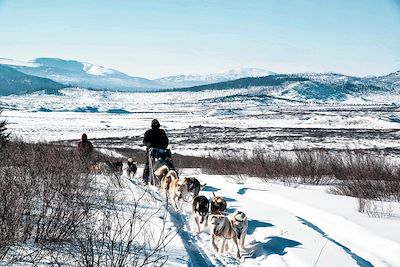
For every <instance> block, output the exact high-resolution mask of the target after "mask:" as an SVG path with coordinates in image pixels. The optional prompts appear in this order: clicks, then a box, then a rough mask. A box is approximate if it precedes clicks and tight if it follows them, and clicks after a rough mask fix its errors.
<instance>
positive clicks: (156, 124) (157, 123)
mask: <svg viewBox="0 0 400 267" xmlns="http://www.w3.org/2000/svg"><path fill="white" fill-rule="evenodd" d="M159 127H160V122H159V121H158V120H157V119H154V120H152V121H151V128H159Z"/></svg>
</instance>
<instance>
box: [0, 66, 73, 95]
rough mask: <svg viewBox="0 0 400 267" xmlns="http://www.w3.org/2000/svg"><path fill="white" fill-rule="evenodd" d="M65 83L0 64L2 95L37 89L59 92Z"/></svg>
mask: <svg viewBox="0 0 400 267" xmlns="http://www.w3.org/2000/svg"><path fill="white" fill-rule="evenodd" d="M63 87H65V86H64V85H62V84H60V83H57V82H54V81H52V80H50V79H46V78H40V77H36V76H32V75H27V74H24V73H22V72H20V71H17V70H15V69H13V68H11V67H7V66H5V65H0V95H11V94H24V93H31V92H36V91H42V90H44V91H46V92H47V93H57V92H58V89H61V88H63Z"/></svg>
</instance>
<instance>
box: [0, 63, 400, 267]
mask: <svg viewBox="0 0 400 267" xmlns="http://www.w3.org/2000/svg"><path fill="white" fill-rule="evenodd" d="M93 71H101V70H95V69H93ZM285 97H286V98H284V97H282V95H279V94H278V92H274V91H271V92H268V94H266V93H265V92H264V90H263V89H262V88H248V89H235V90H216V91H201V92H158V93H121V92H104V91H90V90H84V89H65V90H62V91H61V94H60V95H47V94H43V93H34V94H29V95H20V96H6V97H0V103H1V106H2V107H3V108H4V111H3V113H2V116H5V117H6V119H7V121H8V123H9V124H8V128H9V129H10V130H11V131H12V133H13V136H16V137H19V138H22V139H25V140H28V141H65V142H66V143H67V144H70V145H75V144H76V142H77V141H78V139H79V138H80V136H81V134H82V133H83V132H86V133H87V134H88V136H89V139H90V140H92V141H93V143H94V145H95V146H96V147H99V148H100V147H102V148H109V149H112V148H116V147H127V148H140V149H143V146H142V138H143V133H144V132H145V131H146V130H147V129H148V128H149V126H150V122H151V120H152V119H153V118H157V119H159V121H160V122H161V125H162V127H163V128H164V129H166V131H167V133H168V136H169V138H170V142H171V149H172V151H173V152H178V153H182V154H191V155H202V154H203V155H208V154H211V153H219V152H221V151H226V150H228V151H234V152H249V151H252V149H255V148H264V149H266V151H269V152H282V151H290V150H292V149H311V148H326V149H331V150H346V149H358V150H364V151H366V152H367V153H375V154H376V155H378V156H390V157H392V158H393V159H394V160H397V161H398V155H399V154H400V144H399V141H398V140H399V138H400V106H399V105H398V103H399V101H400V96H393V95H384V94H382V95H380V96H379V97H375V96H374V97H372V96H368V95H366V96H365V97H363V98H355V99H351V98H349V99H347V100H346V101H344V102H340V103H338V102H329V101H328V102H325V103H314V102H311V101H305V102H304V101H298V99H297V96H296V95H291V94H288V95H286V96H285ZM296 99H297V100H296ZM294 100H296V101H294ZM176 167H177V168H179V166H176ZM141 174H142V170H139V171H138V174H137V176H140V175H141ZM180 176H182V177H184V176H195V177H197V178H198V179H200V180H201V181H203V182H206V183H207V186H206V187H205V189H204V190H203V191H202V192H201V193H200V194H203V195H205V196H206V197H211V195H212V192H215V194H217V195H220V196H223V197H225V199H226V200H227V202H228V212H229V213H230V214H232V213H233V212H234V211H235V210H241V211H243V212H245V213H246V214H247V216H248V219H249V229H248V235H247V238H246V242H245V247H246V250H245V251H244V252H243V255H242V258H241V259H240V260H237V259H235V258H234V257H232V256H231V255H219V254H218V253H216V252H215V251H214V249H213V248H212V246H211V244H210V235H209V233H208V231H209V229H205V230H204V231H203V232H202V233H200V234H199V235H198V234H197V233H196V231H195V229H196V227H195V225H194V223H193V221H192V216H191V205H190V204H189V203H188V204H185V206H184V210H183V212H182V213H180V212H176V211H175V210H174V209H173V208H172V207H169V208H168V213H167V217H166V218H165V219H166V226H167V228H168V229H169V230H171V231H175V232H176V237H175V238H173V240H172V241H171V242H170V243H169V244H168V246H167V248H166V251H165V253H166V255H168V262H167V266H293V267H298V266H398V267H400V231H399V229H400V203H397V202H374V201H370V202H368V203H367V209H368V210H367V213H368V214H367V213H360V212H358V209H359V200H358V199H356V198H353V197H347V196H339V195H333V194H330V193H328V191H329V188H328V187H327V186H297V187H288V186H285V185H283V184H280V183H276V182H271V181H268V182H265V181H262V180H259V179H256V178H248V179H246V180H245V182H244V183H243V184H240V183H236V182H235V179H233V178H235V177H226V176H216V175H206V174H203V173H202V172H201V171H199V170H194V169H183V170H180ZM123 179H124V181H125V182H124V184H125V186H124V188H123V190H124V194H125V195H126V198H127V201H130V200H132V199H133V197H134V196H135V194H136V195H137V194H140V193H141V192H143V190H145V191H146V192H148V193H149V194H151V196H152V197H153V199H155V202H154V203H153V204H152V205H153V206H151V209H150V210H154V209H156V207H162V205H163V204H164V201H165V200H164V199H163V196H162V194H160V193H159V192H156V191H151V190H149V189H148V188H143V187H141V186H139V183H138V181H136V180H135V181H134V182H131V181H129V180H128V179H127V178H126V177H124V178H123ZM157 216H158V217H157ZM157 216H156V218H154V221H153V223H154V225H155V228H154V229H158V228H159V227H158V226H159V225H160V224H162V223H163V219H164V217H163V216H164V215H163V214H162V213H159V214H157Z"/></svg>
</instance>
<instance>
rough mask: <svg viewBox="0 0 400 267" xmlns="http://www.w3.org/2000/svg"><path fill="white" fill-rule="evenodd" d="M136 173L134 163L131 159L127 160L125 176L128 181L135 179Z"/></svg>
mask: <svg viewBox="0 0 400 267" xmlns="http://www.w3.org/2000/svg"><path fill="white" fill-rule="evenodd" d="M136 172H137V165H136V162H134V161H133V158H129V159H128V166H127V167H126V175H127V176H128V177H129V178H130V179H133V177H135V174H136Z"/></svg>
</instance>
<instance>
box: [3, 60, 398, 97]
mask: <svg viewBox="0 0 400 267" xmlns="http://www.w3.org/2000/svg"><path fill="white" fill-rule="evenodd" d="M65 87H80V88H88V89H95V90H112V91H130V92H135V91H136V92H137V91H171V90H173V91H204V90H222V89H240V88H254V87H256V88H261V89H262V91H263V92H264V93H268V94H270V93H271V94H272V95H275V96H278V97H283V98H290V99H298V100H301V99H307V100H316V101H329V100H334V101H344V100H346V99H347V98H348V97H351V96H356V97H362V96H363V95H366V94H376V93H386V94H387V93H389V94H390V93H395V94H398V93H400V71H397V72H395V73H391V74H388V75H385V76H372V77H354V76H347V75H343V74H338V73H298V74H277V73H274V72H271V71H266V70H263V69H255V68H244V69H237V70H230V71H227V72H222V73H214V74H204V75H201V74H199V75H178V76H169V77H164V78H159V79H154V80H150V79H146V78H141V77H133V76H130V75H127V74H125V73H123V72H120V71H117V70H114V69H110V68H105V67H102V66H97V65H94V64H90V63H85V62H79V61H75V60H63V59H58V58H37V59H34V60H32V61H28V62H24V61H15V60H11V59H0V95H8V94H21V93H29V92H33V91H39V90H46V92H50V93H54V92H57V90H58V89H60V88H65Z"/></svg>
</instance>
